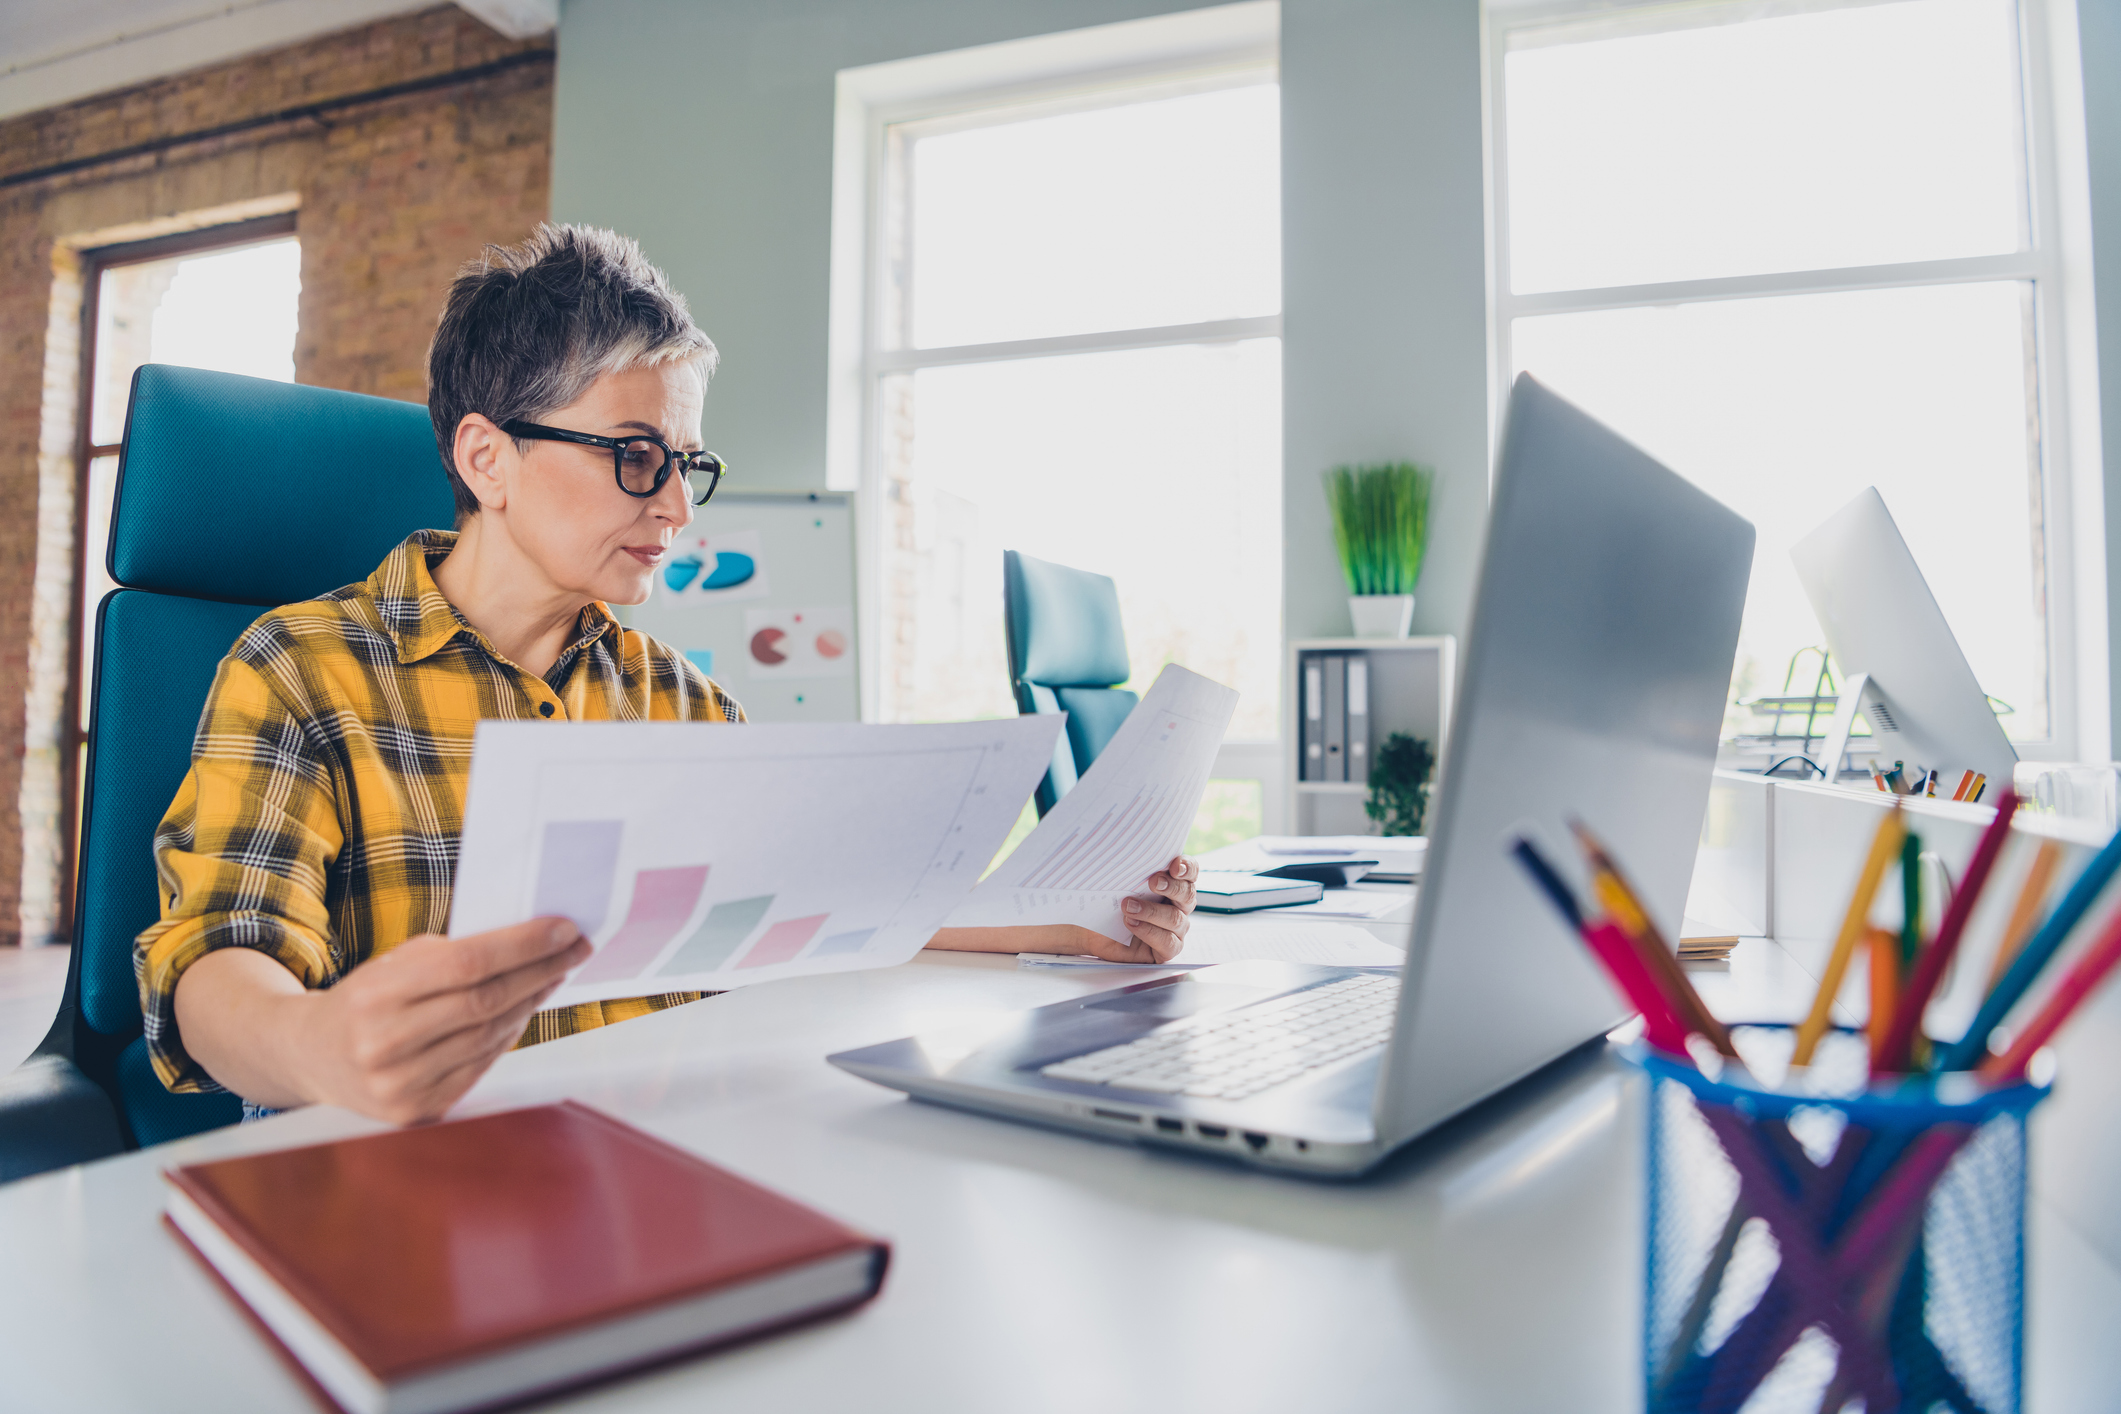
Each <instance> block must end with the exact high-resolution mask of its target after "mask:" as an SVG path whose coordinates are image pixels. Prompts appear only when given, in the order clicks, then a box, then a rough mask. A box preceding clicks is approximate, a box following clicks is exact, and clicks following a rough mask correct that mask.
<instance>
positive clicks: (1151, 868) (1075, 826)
mask: <svg viewBox="0 0 2121 1414" xmlns="http://www.w3.org/2000/svg"><path fill="white" fill-rule="evenodd" d="M1236 710H1237V694H1236V693H1235V692H1233V691H1231V690H1230V689H1229V688H1227V687H1224V686H1223V685H1222V684H1221V683H1218V682H1215V681H1212V680H1211V679H1208V678H1204V677H1202V676H1201V675H1200V674H1198V673H1194V672H1188V671H1187V670H1186V669H1184V668H1181V667H1179V666H1178V665H1177V664H1176V663H1172V664H1168V665H1166V666H1165V668H1164V670H1163V672H1161V673H1159V674H1158V675H1157V678H1156V681H1155V683H1154V684H1152V685H1151V686H1150V688H1149V694H1148V696H1146V697H1144V698H1143V699H1142V700H1141V701H1140V702H1139V703H1138V704H1136V706H1135V708H1134V710H1133V711H1132V712H1130V713H1128V714H1127V720H1126V721H1124V722H1122V723H1121V724H1120V728H1119V730H1118V731H1117V732H1115V733H1113V736H1112V740H1111V741H1110V742H1109V743H1107V745H1106V746H1105V749H1104V751H1103V752H1101V753H1100V754H1099V755H1098V758H1097V760H1096V761H1095V762H1094V763H1092V765H1091V767H1090V769H1089V770H1088V771H1086V772H1084V773H1083V777H1082V779H1081V780H1079V781H1077V782H1076V783H1075V789H1073V790H1071V791H1069V792H1068V793H1067V794H1066V795H1064V796H1062V797H1061V798H1060V801H1059V803H1058V804H1056V805H1055V806H1054V807H1053V808H1052V809H1051V810H1049V811H1047V812H1046V818H1045V819H1043V820H1041V821H1039V822H1038V828H1037V829H1035V830H1033V831H1032V832H1031V833H1030V834H1029V835H1028V836H1026V837H1025V839H1024V841H1023V843H1022V844H1019V845H1018V846H1017V847H1016V850H1015V852H1014V853H1012V854H1011V855H1010V856H1009V857H1008V858H1007V859H1005V860H1003V861H1002V862H1001V863H1000V864H999V865H997V866H996V867H995V870H994V872H993V873H992V874H989V875H988V876H987V877H986V878H985V879H983V880H981V881H980V885H979V887H978V888H976V889H974V890H973V891H972V895H971V897H969V898H967V899H966V900H965V901H964V902H963V903H962V904H960V905H959V906H958V908H957V911H956V912H954V913H952V914H951V915H950V926H952V927H956V928H977V927H1013V926H1015V925H1018V924H1024V923H1075V924H1079V925H1080V926H1082V927H1085V928H1089V929H1091V930H1093V931H1095V932H1099V933H1103V934H1104V935H1105V936H1106V937H1108V938H1113V939H1116V940H1119V941H1122V942H1124V941H1127V940H1128V939H1129V938H1130V937H1131V936H1132V935H1131V934H1129V933H1128V932H1127V928H1126V925H1125V924H1124V923H1123V922H1121V921H1120V917H1121V915H1120V904H1121V901H1122V900H1124V899H1125V898H1126V897H1127V895H1129V894H1139V893H1141V892H1143V891H1144V890H1145V889H1147V887H1148V879H1149V876H1150V875H1151V874H1154V873H1156V872H1157V871H1158V870H1160V869H1162V868H1164V867H1165V866H1166V865H1168V864H1169V863H1170V862H1171V861H1172V859H1173V858H1175V857H1176V856H1177V855H1178V853H1179V851H1180V850H1181V849H1183V848H1184V846H1185V843H1186V834H1187V832H1188V831H1189V830H1191V829H1192V827H1193V817H1194V815H1195V814H1197V813H1198V812H1199V810H1200V800H1201V796H1202V795H1203V794H1204V793H1205V792H1206V791H1207V789H1208V773H1209V771H1211V770H1213V769H1214V766H1215V752H1216V749H1217V748H1218V747H1220V746H1221V745H1222V739H1223V733H1224V731H1226V730H1227V729H1228V728H1229V725H1230V714H1231V713H1232V712H1234V711H1236Z"/></svg>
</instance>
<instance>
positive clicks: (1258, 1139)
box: [1245, 1129, 1267, 1154]
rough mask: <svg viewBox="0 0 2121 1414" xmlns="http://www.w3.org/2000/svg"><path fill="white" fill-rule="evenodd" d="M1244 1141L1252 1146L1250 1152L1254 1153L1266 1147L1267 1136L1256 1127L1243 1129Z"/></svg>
mask: <svg viewBox="0 0 2121 1414" xmlns="http://www.w3.org/2000/svg"><path fill="white" fill-rule="evenodd" d="M1245 1142H1246V1143H1247V1144H1250V1145H1251V1146H1252V1152H1253V1153H1255V1154H1256V1153H1258V1152H1259V1151H1260V1150H1261V1149H1264V1148H1266V1147H1267V1136H1266V1135H1264V1134H1261V1133H1260V1132H1259V1131H1258V1130H1256V1129H1248V1130H1246V1131H1245Z"/></svg>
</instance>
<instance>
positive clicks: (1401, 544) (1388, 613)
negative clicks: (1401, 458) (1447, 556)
mask: <svg viewBox="0 0 2121 1414" xmlns="http://www.w3.org/2000/svg"><path fill="white" fill-rule="evenodd" d="M1434 481H1435V473H1434V472H1432V471H1431V470H1429V468H1427V467H1425V466H1417V465H1416V464H1415V463H1413V462H1385V463H1381V464H1378V465H1374V466H1336V467H1334V468H1333V469H1332V470H1331V471H1329V472H1327V473H1326V501H1327V503H1328V504H1329V505H1330V506H1331V507H1332V508H1333V545H1334V548H1335V549H1336V550H1338V551H1339V552H1340V567H1341V569H1342V571H1344V572H1345V573H1346V575H1347V577H1348V593H1349V598H1348V617H1349V619H1351V620H1352V621H1353V623H1354V628H1355V636H1356V637H1357V638H1405V637H1406V636H1407V630H1408V628H1409V627H1410V626H1411V625H1412V624H1413V621H1414V583H1415V581H1416V580H1418V579H1420V578H1421V559H1422V553H1423V551H1424V550H1426V549H1427V548H1428V540H1429V489H1430V487H1431V485H1432V484H1433V483H1434Z"/></svg>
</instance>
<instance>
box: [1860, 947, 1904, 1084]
mask: <svg viewBox="0 0 2121 1414" xmlns="http://www.w3.org/2000/svg"><path fill="white" fill-rule="evenodd" d="M1870 963H1871V1019H1870V1020H1869V1021H1868V1022H1866V1023H1864V1032H1865V1034H1866V1035H1868V1036H1869V1037H1870V1040H1871V1073H1872V1074H1874V1075H1875V1074H1877V1073H1878V1072H1879V1071H1880V1070H1882V1069H1884V1066H1883V1065H1882V1064H1881V1063H1880V1058H1881V1057H1883V1056H1884V1054H1885V1041H1886V1037H1887V1036H1888V1035H1889V1034H1890V1033H1891V1031H1892V1026H1893V1018H1894V1017H1895V1016H1896V1015H1898V1014H1899V1010H1900V939H1899V938H1898V937H1897V936H1896V935H1895V934H1894V933H1893V932H1892V930H1891V929H1888V928H1873V929H1871V947H1870Z"/></svg>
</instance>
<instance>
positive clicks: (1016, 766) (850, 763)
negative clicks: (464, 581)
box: [449, 716, 1190, 1006]
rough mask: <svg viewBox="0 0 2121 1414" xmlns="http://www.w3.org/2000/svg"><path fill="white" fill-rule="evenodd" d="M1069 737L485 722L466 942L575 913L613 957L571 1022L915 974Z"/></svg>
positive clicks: (590, 974)
mask: <svg viewBox="0 0 2121 1414" xmlns="http://www.w3.org/2000/svg"><path fill="white" fill-rule="evenodd" d="M1060 727H1061V719H1060V718H1059V717H1056V716H1043V717H1015V718H1008V719H1004V720H1001V721H988V722H954V723H950V724H947V725H940V726H851V725H848V726H841V725H816V726H812V725H798V724H785V723H777V724H771V725H763V724H761V725H747V726H743V727H719V726H707V725H703V724H701V723H697V722H569V723H547V722H481V723H480V724H479V728H478V734H477V736H476V738H475V739H474V746H473V752H472V762H471V786H470V798H469V799H468V801H467V802H466V805H465V810H464V836H463V845H462V848H461V850H460V851H459V854H458V859H457V882H456V896H455V901H454V903H453V905H452V909H451V912H450V919H449V931H450V932H451V934H453V935H456V936H462V935H464V934H468V933H478V932H483V931H484V930H486V929H488V928H498V927H502V926H504V925H506V924H510V923H520V922H522V921H523V920H524V919H526V918H536V917H539V916H541V915H545V914H557V915H560V916H564V917H567V918H572V919H573V920H574V921H575V922H576V923H577V924H579V925H580V926H581V929H582V931H583V932H584V933H585V934H587V935H588V937H589V939H590V940H591V941H592V942H593V943H595V944H596V952H595V953H594V955H592V956H591V957H590V959H589V960H588V961H587V962H585V963H583V964H582V965H581V966H580V967H579V968H577V969H576V970H575V971H574V972H573V973H572V974H571V975H570V976H569V977H568V979H567V981H566V982H565V983H564V984H562V986H561V988H560V990H559V991H558V992H556V993H555V994H554V995H553V997H552V1000H551V1002H550V1003H549V1005H551V1006H566V1005H569V1004H571V1003H574V1002H586V1001H597V1000H602V999H604V998H609V997H638V996H643V995H648V994H653V993H657V992H683V991H724V990H727V989H729V988H731V987H740V986H744V985H746V984H749V983H752V982H770V981H773V980H774V979H776V978H780V977H798V976H804V975H807V974H811V973H818V972H848V971H853V970H856V969H859V968H867V967H888V966H890V965H892V964H893V963H899V962H904V961H906V960H907V959H909V958H911V957H912V956H913V954H914V953H916V952H918V951H919V950H920V948H921V945H922V944H924V943H926V942H927V941H928V939H929V937H930V936H932V935H933V934H934V932H935V930H936V929H937V928H938V927H940V926H941V925H942V923H943V920H944V919H945V918H947V917H948V916H949V915H950V911H951V910H952V909H953V908H955V907H956V906H957V905H958V904H959V903H960V902H961V901H962V900H963V899H964V897H965V894H966V892H967V891H968V890H969V889H970V888H971V887H972V885H973V884H974V882H976V881H977V880H978V878H979V876H980V871H981V870H982V869H984V868H986V866H987V863H988V861H990V860H992V859H993V858H994V854H995V851H996V850H998V849H1000V848H1001V846H1002V841H1003V840H1005V839H1007V838H1008V835H1009V831H1010V829H1011V828H1012V827H1013V826H1014V825H1015V823H1016V820H1017V816H1018V815H1019V814H1020V813H1021V811H1022V809H1023V804H1024V800H1025V799H1026V797H1028V796H1029V795H1030V793H1031V787H1032V785H1033V784H1034V783H1036V781H1037V780H1038V777H1039V775H1040V773H1041V772H1043V771H1044V770H1045V769H1046V766H1047V764H1048V763H1049V762H1050V761H1051V760H1052V759H1053V745H1054V742H1055V741H1056V740H1057V739H1058V737H1059V734H1060ZM1189 818H1190V816H1189Z"/></svg>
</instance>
